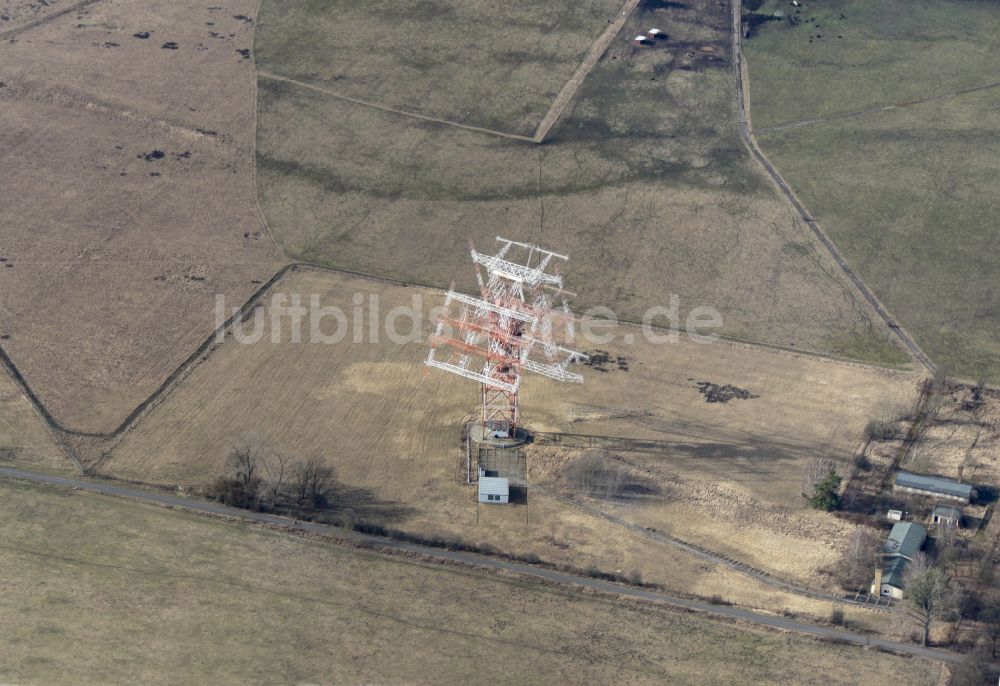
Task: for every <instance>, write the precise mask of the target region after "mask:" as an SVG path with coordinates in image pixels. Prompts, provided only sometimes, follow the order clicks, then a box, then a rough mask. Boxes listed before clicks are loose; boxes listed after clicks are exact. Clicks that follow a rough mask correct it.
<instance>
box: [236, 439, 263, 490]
mask: <svg viewBox="0 0 1000 686" xmlns="http://www.w3.org/2000/svg"><path fill="white" fill-rule="evenodd" d="M264 451H265V448H264V443H263V442H262V441H261V440H260V437H259V436H258V435H257V434H255V433H242V434H239V435H238V436H236V437H235V438H233V440H232V442H231V443H230V445H229V458H228V459H227V461H226V463H227V464H226V467H227V470H226V471H227V472H228V473H229V474H231V475H232V478H233V479H234V480H235V481H236V482H237V483H239V485H240V486H242V487H243V488H250V487H251V486H253V485H254V484H256V483H259V481H260V474H259V472H260V468H261V463H262V461H263V456H264Z"/></svg>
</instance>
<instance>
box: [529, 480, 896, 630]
mask: <svg viewBox="0 0 1000 686" xmlns="http://www.w3.org/2000/svg"><path fill="white" fill-rule="evenodd" d="M528 488H530V489H532V490H534V491H538V492H539V493H542V494H543V495H547V496H549V497H550V498H554V499H556V500H558V501H559V502H561V503H563V504H565V505H569V506H570V507H574V508H576V509H578V510H580V511H581V512H585V513H587V514H589V515H591V516H593V517H597V518H599V519H603V520H605V521H608V522H611V523H612V524H617V525H618V526H620V527H622V528H625V529H628V530H629V531H632V532H633V533H637V534H639V535H640V536H645V537H646V538H650V539H652V540H654V541H657V542H659V543H665V544H667V545H670V546H673V547H675V548H678V549H680V550H683V551H684V552H686V553H688V554H690V555H694V556H695V557H699V558H701V559H703V560H706V561H707V562H711V563H713V564H719V565H722V566H724V567H727V568H728V569H731V570H733V571H734V572H738V573H740V574H743V575H745V576H748V577H750V578H751V579H754V580H756V581H760V582H762V583H765V584H768V585H769V586H774V587H776V588H780V589H782V590H784V591H788V592H789V593H794V594H796V595H802V596H806V597H809V598H812V599H814V600H825V601H830V602H834V603H844V604H846V605H851V606H853V607H863V608H865V609H868V610H873V611H875V612H885V611H887V610H888V609H889V608H888V607H886V606H876V605H872V604H871V603H867V602H864V601H861V600H854V599H853V598H852V597H851V596H850V595H844V596H839V595H836V594H833V593H827V592H826V591H818V590H813V589H810V588H806V587H805V586H800V585H798V584H795V583H793V582H791V581H785V580H784V579H780V578H778V577H776V576H774V575H773V574H771V573H769V572H766V571H764V570H763V569H758V568H757V567H754V566H752V565H750V564H747V563H746V562H740V561H739V560H734V559H732V558H729V557H726V556H725V555H723V554H722V553H717V552H715V551H714V550H709V549H708V548H705V547H703V546H700V545H697V544H694V543H689V542H688V541H684V540H681V539H679V538H676V537H674V536H670V535H668V534H664V533H662V532H660V531H655V530H651V529H648V528H647V527H644V526H642V525H640V524H635V523H634V522H630V521H628V520H626V519H622V518H621V517H618V516H616V515H613V514H611V513H610V512H605V511H604V510H601V509H600V508H597V507H593V506H591V505H587V504H586V503H581V502H580V501H579V500H575V499H573V498H570V497H567V496H564V495H561V494H559V493H556V492H555V491H553V490H550V489H548V488H545V487H544V486H539V485H537V484H528Z"/></svg>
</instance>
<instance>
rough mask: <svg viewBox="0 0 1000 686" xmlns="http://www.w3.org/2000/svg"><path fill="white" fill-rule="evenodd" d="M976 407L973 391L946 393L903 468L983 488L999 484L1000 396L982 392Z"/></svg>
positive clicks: (961, 389) (958, 389)
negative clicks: (960, 476) (973, 402)
mask: <svg viewBox="0 0 1000 686" xmlns="http://www.w3.org/2000/svg"><path fill="white" fill-rule="evenodd" d="M982 399H983V402H982V404H981V405H979V406H975V405H974V404H972V390H971V389H969V388H957V389H955V390H953V391H952V392H951V393H949V394H948V395H946V396H945V397H944V398H943V399H942V402H941V404H940V406H939V409H938V410H937V412H936V413H935V416H934V417H933V418H932V419H930V420H929V421H928V422H927V423H926V424H925V426H924V428H923V431H922V432H921V435H920V440H919V441H918V442H917V444H916V445H915V447H914V449H913V450H912V451H911V453H910V455H909V456H908V458H907V461H906V463H905V464H904V465H903V468H904V469H909V470H911V471H915V472H921V473H926V474H937V475H940V476H944V477H947V478H949V479H957V478H958V476H959V470H960V469H961V470H962V480H963V481H964V482H965V483H971V484H975V485H979V486H983V487H991V488H994V489H995V488H997V487H998V486H1000V431H998V423H1000V395H998V394H997V392H996V391H990V390H987V391H985V392H984V393H983V398H982Z"/></svg>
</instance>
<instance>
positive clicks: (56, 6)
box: [0, 0, 77, 34]
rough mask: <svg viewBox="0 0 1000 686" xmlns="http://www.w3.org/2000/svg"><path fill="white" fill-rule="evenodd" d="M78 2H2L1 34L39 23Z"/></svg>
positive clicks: (5, 0)
mask: <svg viewBox="0 0 1000 686" xmlns="http://www.w3.org/2000/svg"><path fill="white" fill-rule="evenodd" d="M76 2H77V0H0V34H3V33H6V32H7V31H11V30H16V29H18V28H21V27H23V26H25V25H26V24H29V23H31V22H35V21H39V20H41V19H44V18H45V17H47V16H49V15H50V14H52V13H53V12H58V11H60V10H62V9H65V8H66V7H69V6H71V5H74V4H76Z"/></svg>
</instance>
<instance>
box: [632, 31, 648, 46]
mask: <svg viewBox="0 0 1000 686" xmlns="http://www.w3.org/2000/svg"><path fill="white" fill-rule="evenodd" d="M632 42H633V43H635V44H636V45H649V43H650V40H649V36H647V35H646V34H644V33H643V34H640V35H638V36H636V37H635V38H633V39H632Z"/></svg>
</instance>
